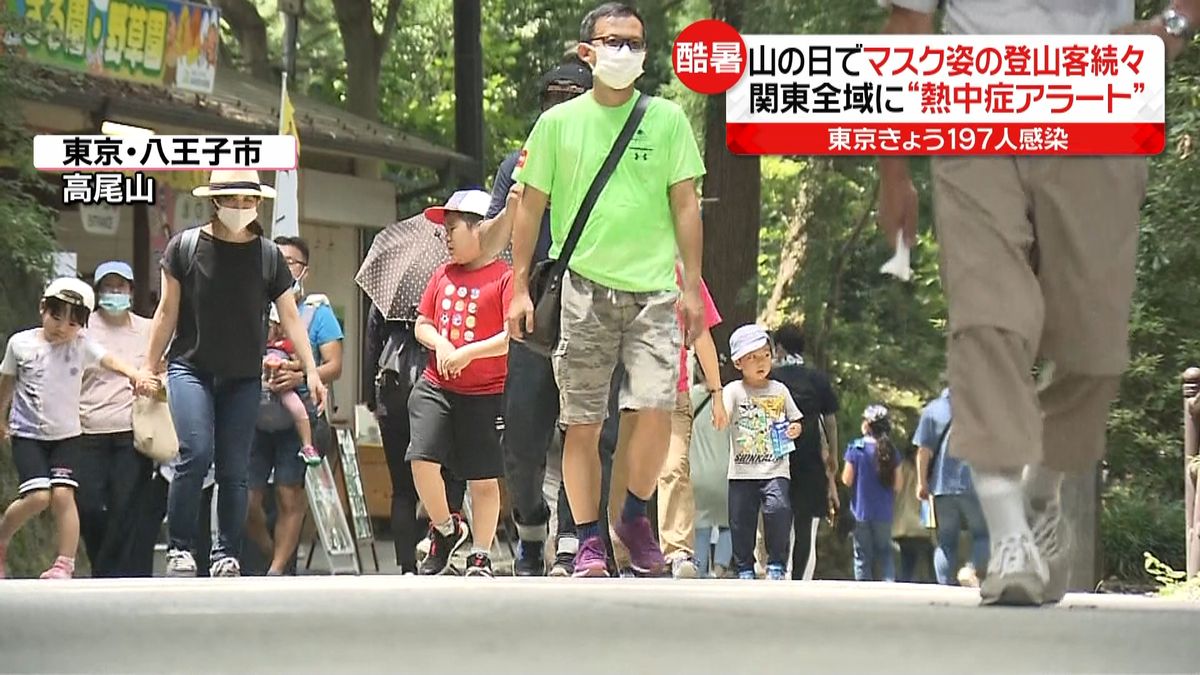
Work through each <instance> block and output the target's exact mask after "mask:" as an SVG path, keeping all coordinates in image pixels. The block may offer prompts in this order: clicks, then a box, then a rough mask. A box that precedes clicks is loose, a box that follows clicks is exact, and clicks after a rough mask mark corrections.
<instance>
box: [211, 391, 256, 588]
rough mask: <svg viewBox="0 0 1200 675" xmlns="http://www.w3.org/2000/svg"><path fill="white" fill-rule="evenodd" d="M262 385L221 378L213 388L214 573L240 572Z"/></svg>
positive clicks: (219, 574)
mask: <svg viewBox="0 0 1200 675" xmlns="http://www.w3.org/2000/svg"><path fill="white" fill-rule="evenodd" d="M261 393H262V392H261V386H260V383H259V381H258V379H257V378H239V379H229V380H221V381H218V382H217V384H216V386H215V387H214V392H213V421H214V426H215V440H214V443H213V448H214V452H213V462H214V465H215V466H216V477H217V486H218V488H219V491H218V492H217V541H216V542H214V545H213V555H212V567H213V570H214V571H213V576H240V574H241V563H240V562H239V561H238V558H239V556H241V553H242V534H243V532H244V530H245V526H246V490H247V483H248V481H249V471H250V447H251V446H252V445H253V444H254V425H255V422H256V421H257V420H258V401H259V397H260V396H261Z"/></svg>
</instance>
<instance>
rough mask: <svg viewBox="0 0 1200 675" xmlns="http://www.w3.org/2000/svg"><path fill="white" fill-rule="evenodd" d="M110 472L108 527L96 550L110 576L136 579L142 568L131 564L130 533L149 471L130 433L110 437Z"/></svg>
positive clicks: (120, 433) (148, 466) (131, 540)
mask: <svg viewBox="0 0 1200 675" xmlns="http://www.w3.org/2000/svg"><path fill="white" fill-rule="evenodd" d="M111 443H112V448H113V454H112V473H111V480H110V482H109V497H108V503H109V515H108V528H107V529H106V531H105V535H104V543H103V545H102V546H101V548H100V560H101V561H103V566H104V568H105V569H106V570H107V571H108V573H109V575H110V576H116V577H125V576H136V574H135V572H138V571H140V570H141V569H142V567H141V566H140V565H138V566H135V565H134V564H133V563H132V556H133V532H134V529H135V527H136V525H135V523H136V521H137V520H138V519H139V518H140V516H139V515H138V514H137V510H138V508H139V505H140V501H141V493H142V492H143V491H144V490H145V489H146V483H147V482H148V481H149V480H150V476H151V472H152V471H153V462H151V460H150V458H148V457H146V456H145V455H143V454H141V453H140V452H138V451H137V448H135V447H134V445H133V432H132V431H123V432H119V433H116V434H112V440H111Z"/></svg>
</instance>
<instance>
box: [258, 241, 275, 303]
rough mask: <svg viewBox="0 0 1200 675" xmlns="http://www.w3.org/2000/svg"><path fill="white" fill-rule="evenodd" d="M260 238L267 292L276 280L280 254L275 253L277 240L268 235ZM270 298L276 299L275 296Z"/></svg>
mask: <svg viewBox="0 0 1200 675" xmlns="http://www.w3.org/2000/svg"><path fill="white" fill-rule="evenodd" d="M258 240H259V242H261V246H260V247H259V248H260V249H261V250H262V275H263V283H264V284H265V287H266V289H267V293H270V289H271V282H272V281H275V272H276V271H277V270H278V266H277V264H278V262H279V256H277V255H275V251H276V250H278V247H277V246H276V245H275V242H273V241H271V240H270V239H267V238H266V237H263V236H260V237H259V238H258ZM268 299H269V300H274V299H275V298H268Z"/></svg>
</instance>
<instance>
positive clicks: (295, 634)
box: [0, 575, 1200, 675]
mask: <svg viewBox="0 0 1200 675" xmlns="http://www.w3.org/2000/svg"><path fill="white" fill-rule="evenodd" d="M977 597H978V596H977V594H976V592H974V591H971V590H968V589H956V588H940V587H933V586H910V585H898V584H853V583H844V582H810V583H796V582H765V581H686V582H685V581H673V580H669V579H663V580H659V579H612V580H600V579H597V580H555V579H512V578H507V579H505V578H497V579H463V578H455V577H438V578H417V577H396V576H385V575H370V576H362V577H349V576H339V577H329V576H307V577H291V578H287V577H285V578H270V579H268V578H243V579H187V580H180V579H141V580H135V579H127V580H91V579H80V580H75V581H65V582H52V581H38V580H11V581H4V582H0V671H3V672H89V673H110V672H121V673H151V672H152V673H166V672H206V673H214V672H239V673H241V672H293V673H294V672H337V673H345V672H389V673H395V672H421V671H425V672H436V673H507V672H513V673H517V672H520V673H569V674H575V673H617V674H620V675H624V674H625V673H649V672H655V673H717V672H721V673H766V672H779V673H797V672H857V673H866V672H920V673H938V672H954V673H972V674H974V673H984V672H1037V673H1047V672H1121V673H1131V672H1197V670H1200V640H1198V639H1197V637H1196V636H1197V635H1200V605H1196V604H1185V603H1182V602H1175V601H1170V600H1162V599H1155V598H1142V597H1132V596H1109V595H1072V596H1068V598H1067V600H1066V601H1064V603H1063V604H1062V605H1060V606H1059V607H1056V608H1045V609H1015V608H990V607H989V608H983V607H978V606H977Z"/></svg>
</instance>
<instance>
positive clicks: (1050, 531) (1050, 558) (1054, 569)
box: [1025, 499, 1071, 604]
mask: <svg viewBox="0 0 1200 675" xmlns="http://www.w3.org/2000/svg"><path fill="white" fill-rule="evenodd" d="M1025 512H1026V514H1028V517H1029V527H1030V529H1031V530H1033V541H1034V543H1036V544H1037V550H1038V555H1040V556H1041V557H1042V560H1043V561H1044V562H1045V563H1046V568H1047V581H1046V588H1045V590H1044V591H1043V593H1042V602H1044V603H1046V604H1056V603H1058V602H1059V601H1060V600H1062V599H1063V596H1065V595H1066V594H1067V582H1068V581H1069V580H1070V575H1071V569H1070V565H1071V556H1070V554H1071V531H1070V530H1069V529H1068V528H1066V527H1064V523H1063V516H1062V502H1061V501H1060V500H1058V499H1054V500H1046V501H1042V502H1034V501H1027V502H1026V503H1025Z"/></svg>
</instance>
